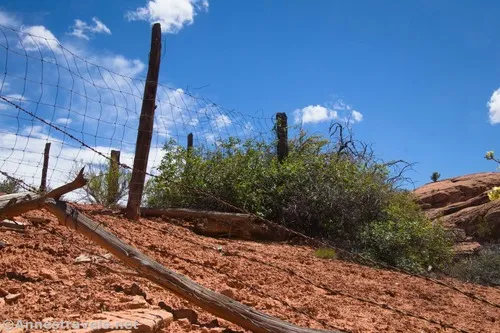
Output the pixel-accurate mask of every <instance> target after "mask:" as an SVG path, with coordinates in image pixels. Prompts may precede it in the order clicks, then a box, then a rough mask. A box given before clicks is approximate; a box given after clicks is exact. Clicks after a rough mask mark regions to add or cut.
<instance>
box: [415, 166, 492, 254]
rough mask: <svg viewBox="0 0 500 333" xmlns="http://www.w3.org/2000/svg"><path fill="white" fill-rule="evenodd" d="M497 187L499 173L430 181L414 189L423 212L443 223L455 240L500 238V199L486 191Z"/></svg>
mask: <svg viewBox="0 0 500 333" xmlns="http://www.w3.org/2000/svg"><path fill="white" fill-rule="evenodd" d="M494 186H500V172H484V173H476V174H471V175H466V176H461V177H455V178H450V179H445V180H442V181H438V182H435V183H429V184H426V185H424V186H421V187H419V188H417V189H416V190H415V191H414V193H415V195H416V196H417V198H418V200H419V202H420V204H421V206H422V208H423V209H424V211H425V213H426V215H427V216H428V217H429V218H430V219H432V220H437V221H439V222H440V223H442V224H443V225H444V226H445V227H446V228H447V229H448V230H450V232H452V233H453V236H454V239H455V241H456V242H457V243H461V242H462V243H463V242H466V243H469V246H466V247H467V248H474V246H472V247H471V246H470V244H472V243H473V242H477V241H497V240H500V200H496V201H490V200H489V198H488V195H487V192H488V191H489V190H490V189H491V188H493V187H494Z"/></svg>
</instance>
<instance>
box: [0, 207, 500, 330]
mask: <svg viewBox="0 0 500 333" xmlns="http://www.w3.org/2000/svg"><path fill="white" fill-rule="evenodd" d="M80 208H81V209H84V210H85V211H86V212H87V214H89V216H92V218H93V219H94V220H95V221H98V222H100V223H101V226H102V227H103V228H108V229H110V230H111V231H113V232H114V233H116V234H117V235H118V236H119V237H120V238H122V239H123V240H124V241H126V242H128V243H130V244H132V245H133V246H135V247H137V248H138V249H140V250H141V251H143V252H145V253H146V254H148V255H149V256H151V257H153V258H155V259H156V260H157V261H159V262H160V263H162V264H163V265H165V266H166V267H169V268H171V269H173V270H175V271H177V272H179V273H182V274H185V275H186V276H188V277H189V278H191V279H193V280H194V281H196V282H198V283H200V284H202V285H203V286H206V287H208V288H210V289H212V290H216V291H218V292H221V293H223V294H225V295H227V296H229V297H232V298H234V299H236V300H238V301H240V302H242V303H244V304H247V305H250V306H252V307H255V308H256V309H258V310H260V311H263V312H266V313H268V314H271V315H273V316H276V317H279V318H281V319H283V320H286V321H289V322H292V323H295V324H297V325H301V326H304V327H306V326H307V327H311V328H323V329H330V328H332V327H337V328H341V329H344V330H347V331H350V332H454V331H455V330H453V329H451V328H447V329H446V328H443V327H442V326H441V325H437V324H432V323H429V322H428V321H426V320H422V319H417V318H413V317H410V316H407V315H402V314H400V313H397V312H395V311H392V310H390V309H388V308H387V307H386V308H384V307H383V306H377V305H374V304H373V302H375V303H377V304H379V305H380V304H381V305H384V304H387V305H389V306H390V307H393V308H396V309H400V310H404V311H408V312H411V313H413V314H416V315H418V316H422V317H425V318H427V319H432V320H435V321H438V322H439V321H442V322H444V323H448V324H452V325H454V326H455V327H457V328H459V329H462V330H463V331H465V332H500V309H499V308H495V307H493V306H490V305H487V304H484V303H481V302H479V301H475V300H472V299H470V298H468V297H466V296H464V295H462V294H460V293H458V292H456V291H454V290H450V289H448V288H446V287H443V286H440V285H437V284H435V283H432V282H429V281H426V280H423V279H420V278H417V277H411V276H408V275H405V274H401V273H396V272H391V271H386V270H377V269H373V268H369V267H365V266H360V265H357V264H353V263H349V262H345V261H341V260H325V259H318V258H316V257H315V256H314V255H313V250H314V249H312V248H310V247H307V246H299V245H292V244H286V243H263V242H259V243H258V242H251V241H238V240H232V239H226V238H225V239H214V238H209V237H202V236H198V235H196V234H194V233H193V232H192V231H191V230H190V229H189V228H188V226H189V225H188V223H187V222H181V221H176V220H162V219H154V220H147V219H141V220H140V221H139V222H138V223H131V222H128V221H127V220H125V219H124V218H123V217H122V216H121V215H119V214H113V213H109V212H102V211H100V210H98V207H80ZM18 221H20V222H25V223H27V224H28V225H29V226H28V227H27V228H26V230H25V232H18V231H13V230H11V231H5V230H4V231H0V242H3V243H4V246H5V247H2V246H0V322H2V321H4V320H9V319H10V320H17V319H24V320H30V321H36V320H45V321H50V320H71V321H75V320H78V321H83V320H91V319H96V318H98V316H103V315H107V316H109V314H107V313H108V312H114V313H115V316H116V312H117V311H118V313H119V314H121V316H132V317H134V316H135V317H137V316H138V313H137V311H139V312H140V313H142V314H143V315H141V316H142V317H141V318H142V319H141V320H142V321H143V322H145V321H148V320H149V322H151V324H148V325H149V326H148V325H146V324H145V327H146V326H147V328H148V330H149V331H153V330H157V329H159V327H160V326H161V325H158V323H159V322H158V321H154V320H153V319H148V318H150V317H148V316H153V315H152V314H151V311H153V312H154V311H162V312H160V313H161V315H158V316H156V317H157V318H160V317H161V318H163V319H162V320H161V323H162V324H163V328H161V329H160V330H161V331H162V332H223V331H226V332H234V331H235V332H244V331H243V330H242V329H241V328H238V327H236V326H234V325H232V324H230V323H228V322H226V321H224V320H221V319H217V318H215V317H214V316H212V315H210V314H208V313H206V312H205V311H203V310H201V309H199V308H197V307H195V306H192V305H191V304H189V303H188V302H186V301H184V300H182V299H180V298H179V297H176V296H174V295H173V294H171V293H170V292H168V291H166V290H164V289H162V288H161V287H159V286H157V285H155V284H153V283H151V282H149V281H147V280H145V279H143V278H141V277H140V276H137V275H135V273H134V272H133V271H131V270H130V269H128V268H127V267H126V266H124V265H123V264H121V263H120V262H119V261H117V260H115V259H114V258H113V257H111V256H110V255H109V254H107V253H106V252H105V251H103V250H101V249H100V248H99V247H98V246H96V245H94V244H92V243H91V242H90V241H89V240H86V239H84V238H83V237H82V236H80V235H78V234H76V233H74V232H72V231H70V230H68V229H66V228H64V227H62V226H59V225H58V223H57V221H56V220H55V218H53V217H52V216H50V215H49V214H47V213H46V212H43V211H35V212H31V213H29V214H26V218H19V219H18ZM444 281H446V282H447V283H449V284H452V285H454V286H457V287H459V288H461V289H464V290H466V291H468V292H472V293H474V294H477V295H480V296H481V297H484V298H486V299H488V300H489V301H491V302H494V303H496V304H499V303H500V289H499V288H493V287H484V286H478V285H471V284H465V283H463V282H459V281H456V280H453V279H449V278H445V279H444ZM324 286H327V287H328V289H330V291H332V290H333V291H336V292H337V293H336V294H331V293H330V292H328V291H327V290H325V288H322V287H324ZM123 311H125V312H123ZM127 311H128V312H127ZM131 311H132V312H131ZM134 311H135V312H134ZM148 311H149V312H148ZM103 313H104V314H103ZM124 313H128V314H126V315H124ZM135 317H134V318H135ZM151 318H152V317H151ZM158 320H159V319H158ZM1 330H2V329H1V328H0V332H1ZM146 331H147V330H146Z"/></svg>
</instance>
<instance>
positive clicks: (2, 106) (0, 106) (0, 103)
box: [0, 94, 24, 110]
mask: <svg viewBox="0 0 500 333" xmlns="http://www.w3.org/2000/svg"><path fill="white" fill-rule="evenodd" d="M4 97H5V98H6V99H7V100H8V101H10V102H12V103H15V104H19V103H20V102H22V101H23V100H24V98H23V96H22V95H19V94H9V95H6V96H4ZM11 108H14V106H13V105H12V104H10V103H7V102H6V101H5V100H3V99H0V110H7V109H11Z"/></svg>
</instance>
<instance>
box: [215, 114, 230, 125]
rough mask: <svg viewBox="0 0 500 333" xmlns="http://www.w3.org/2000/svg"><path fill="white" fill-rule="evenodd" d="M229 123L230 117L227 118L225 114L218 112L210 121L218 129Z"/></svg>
mask: <svg viewBox="0 0 500 333" xmlns="http://www.w3.org/2000/svg"><path fill="white" fill-rule="evenodd" d="M231 123H232V121H231V118H229V117H228V116H226V115H225V114H219V115H217V116H216V117H215V119H214V120H213V121H212V126H214V127H216V128H218V129H220V128H223V127H227V126H229V125H231Z"/></svg>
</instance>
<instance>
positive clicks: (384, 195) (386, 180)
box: [147, 124, 451, 271]
mask: <svg viewBox="0 0 500 333" xmlns="http://www.w3.org/2000/svg"><path fill="white" fill-rule="evenodd" d="M275 147H276V143H275V142H264V141H257V140H246V141H242V140H239V139H237V138H230V139H228V140H225V141H223V142H218V143H217V144H216V145H214V146H213V147H211V148H204V149H202V148H195V149H189V150H188V149H186V148H184V147H181V146H180V145H179V144H177V143H176V142H175V141H173V140H171V141H169V142H167V143H166V144H165V147H164V151H165V156H164V158H163V160H162V163H161V165H160V167H159V171H160V176H159V177H158V178H155V179H152V180H151V181H150V182H149V184H148V186H147V203H148V206H150V207H156V208H163V207H182V208H198V209H210V210H222V211H245V212H250V213H253V214H257V215H259V216H261V217H264V218H266V219H269V220H272V221H276V222H278V223H280V224H282V225H284V226H286V227H289V228H291V229H293V230H296V231H299V232H302V233H305V234H307V235H309V236H312V237H316V238H320V239H322V240H324V241H328V242H330V243H331V244H334V245H335V246H340V247H343V248H346V249H349V250H350V251H355V252H359V253H363V254H365V255H367V256H369V257H370V258H372V259H375V260H382V261H384V262H386V263H389V264H391V265H396V266H399V267H403V268H406V269H410V270H413V271H427V270H428V269H429V268H442V267H444V266H445V265H446V264H447V263H448V262H449V259H450V254H451V244H450V242H449V240H448V239H447V237H446V235H445V233H444V230H443V228H442V227H441V226H440V225H439V224H433V223H431V221H429V220H428V219H426V217H425V216H424V214H423V212H422V211H421V210H420V207H419V206H418V205H417V204H416V203H415V200H414V198H413V197H412V196H411V194H410V192H408V191H405V190H401V189H399V185H400V182H401V181H402V180H404V178H403V177H404V176H403V173H402V172H401V170H400V171H399V172H397V173H396V175H395V174H394V173H393V172H391V168H392V167H393V166H395V165H396V163H384V162H381V161H377V160H376V158H375V155H374V153H373V151H372V150H371V149H370V147H369V146H368V145H366V144H363V143H361V142H359V141H356V140H354V139H353V136H352V134H351V133H350V132H349V131H348V128H345V127H343V126H342V125H339V124H335V125H334V126H332V127H331V128H330V136H329V137H324V136H319V135H308V134H307V133H305V132H303V131H299V132H298V133H297V135H296V136H295V137H293V138H291V139H290V140H289V154H288V156H287V157H286V158H285V159H284V161H282V162H281V163H280V162H278V159H277V157H276V151H275V150H276V148H275Z"/></svg>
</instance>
